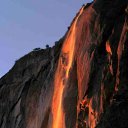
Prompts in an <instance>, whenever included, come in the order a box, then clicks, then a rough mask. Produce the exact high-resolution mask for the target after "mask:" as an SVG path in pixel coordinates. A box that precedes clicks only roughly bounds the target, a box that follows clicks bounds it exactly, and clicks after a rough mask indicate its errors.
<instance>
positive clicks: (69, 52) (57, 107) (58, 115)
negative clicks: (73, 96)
mask: <svg viewBox="0 0 128 128" xmlns="http://www.w3.org/2000/svg"><path fill="white" fill-rule="evenodd" d="M83 8H84V7H82V8H81V10H80V12H79V14H78V16H77V17H76V18H75V20H74V22H73V24H72V26H71V28H70V30H69V32H68V34H67V37H66V39H65V42H64V44H63V47H62V51H61V55H60V58H59V62H58V67H57V70H56V74H55V80H54V95H53V101H52V115H53V123H52V128H65V113H64V109H63V92H64V88H65V86H66V83H67V81H68V77H69V71H70V68H71V67H72V63H73V58H74V49H75V41H76V23H77V20H78V18H79V16H80V15H81V14H82V12H83Z"/></svg>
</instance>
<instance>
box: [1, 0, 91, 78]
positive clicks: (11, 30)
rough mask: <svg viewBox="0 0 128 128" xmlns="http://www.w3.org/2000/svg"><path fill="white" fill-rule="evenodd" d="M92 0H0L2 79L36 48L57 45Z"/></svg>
mask: <svg viewBox="0 0 128 128" xmlns="http://www.w3.org/2000/svg"><path fill="white" fill-rule="evenodd" d="M91 1H92V0H0V77H2V76H3V75H4V74H6V73H7V72H8V71H9V69H11V68H12V66H13V65H14V63H15V61H16V60H17V59H19V58H20V57H22V56H24V55H25V54H27V53H29V52H30V51H32V50H33V49H34V48H38V47H40V48H45V45H46V44H49V45H50V46H53V45H54V42H55V41H57V40H59V39H60V38H61V37H62V36H63V35H64V34H65V32H66V31H67V27H68V26H69V25H70V23H71V21H72V19H73V18H74V16H75V15H76V13H77V12H78V10H79V9H80V8H81V6H82V5H83V4H85V3H87V2H91Z"/></svg>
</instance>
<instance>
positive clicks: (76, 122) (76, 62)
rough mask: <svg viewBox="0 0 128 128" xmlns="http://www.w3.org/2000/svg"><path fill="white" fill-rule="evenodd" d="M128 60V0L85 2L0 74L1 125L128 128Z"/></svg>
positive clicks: (12, 127)
mask: <svg viewBox="0 0 128 128" xmlns="http://www.w3.org/2000/svg"><path fill="white" fill-rule="evenodd" d="M127 65H128V1H127V0H95V1H94V2H93V3H90V4H87V5H84V6H83V7H82V8H81V9H80V11H79V12H78V13H77V15H76V17H75V18H74V20H73V21H72V23H71V26H70V27H69V30H68V31H67V32H66V34H65V36H64V37H63V38H62V39H61V40H59V41H58V42H57V43H56V45H55V46H54V47H52V48H47V49H45V50H38V51H33V52H31V53H29V54H28V55H25V56H24V57H22V58H21V59H19V60H18V61H17V62H16V64H15V65H14V67H13V68H12V69H11V70H10V71H9V72H8V73H7V74H6V75H5V76H3V77H2V78H1V79H0V128H128V116H127V114H128V67H127Z"/></svg>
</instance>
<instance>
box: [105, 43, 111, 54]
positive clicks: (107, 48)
mask: <svg viewBox="0 0 128 128" xmlns="http://www.w3.org/2000/svg"><path fill="white" fill-rule="evenodd" d="M106 51H107V52H108V53H109V54H110V55H112V50H111V47H110V44H109V42H108V41H107V42H106Z"/></svg>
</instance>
